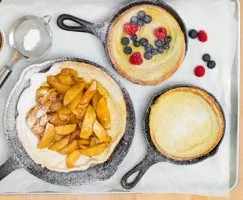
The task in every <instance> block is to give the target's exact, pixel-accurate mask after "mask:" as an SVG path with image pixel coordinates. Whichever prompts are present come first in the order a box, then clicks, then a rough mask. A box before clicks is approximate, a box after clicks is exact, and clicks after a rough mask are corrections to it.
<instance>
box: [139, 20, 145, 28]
mask: <svg viewBox="0 0 243 200" xmlns="http://www.w3.org/2000/svg"><path fill="white" fill-rule="evenodd" d="M138 26H139V27H142V26H144V21H143V20H140V19H139V20H138Z"/></svg>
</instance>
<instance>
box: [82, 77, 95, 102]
mask: <svg viewBox="0 0 243 200" xmlns="http://www.w3.org/2000/svg"><path fill="white" fill-rule="evenodd" d="M96 91H97V82H96V81H95V80H92V81H91V83H90V86H89V87H88V89H87V90H86V91H85V92H84V95H83V97H82V99H81V102H80V104H81V105H88V104H89V102H90V100H91V99H92V97H93V96H94V95H95V93H96Z"/></svg>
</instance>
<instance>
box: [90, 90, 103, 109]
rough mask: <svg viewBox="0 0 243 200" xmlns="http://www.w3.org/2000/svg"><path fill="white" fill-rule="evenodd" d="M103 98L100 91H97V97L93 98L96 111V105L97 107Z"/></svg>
mask: <svg viewBox="0 0 243 200" xmlns="http://www.w3.org/2000/svg"><path fill="white" fill-rule="evenodd" d="M101 97H102V96H101V94H100V92H99V91H97V92H96V93H95V95H94V96H93V98H92V105H93V107H94V109H96V105H97V103H98V101H99V100H100V98H101Z"/></svg>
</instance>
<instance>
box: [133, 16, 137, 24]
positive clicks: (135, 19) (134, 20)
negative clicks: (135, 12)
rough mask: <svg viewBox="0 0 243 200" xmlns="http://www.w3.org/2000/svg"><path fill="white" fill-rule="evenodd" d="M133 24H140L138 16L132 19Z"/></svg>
mask: <svg viewBox="0 0 243 200" xmlns="http://www.w3.org/2000/svg"><path fill="white" fill-rule="evenodd" d="M131 23H133V24H137V23H138V18H137V17H136V16H133V17H132V18H131Z"/></svg>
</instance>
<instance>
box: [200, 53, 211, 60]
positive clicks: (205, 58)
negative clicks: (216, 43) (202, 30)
mask: <svg viewBox="0 0 243 200" xmlns="http://www.w3.org/2000/svg"><path fill="white" fill-rule="evenodd" d="M202 59H203V61H204V62H209V61H210V60H211V56H210V55H209V54H208V53H206V54H204V55H203V57H202Z"/></svg>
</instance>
